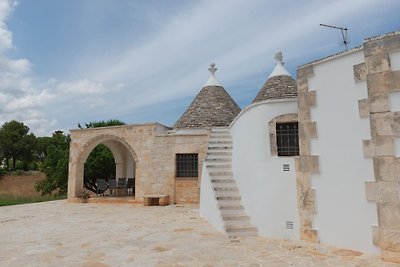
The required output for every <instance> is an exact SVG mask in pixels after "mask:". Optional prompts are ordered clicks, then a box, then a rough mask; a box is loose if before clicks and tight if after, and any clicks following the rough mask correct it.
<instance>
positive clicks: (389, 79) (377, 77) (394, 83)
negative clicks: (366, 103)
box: [367, 70, 400, 95]
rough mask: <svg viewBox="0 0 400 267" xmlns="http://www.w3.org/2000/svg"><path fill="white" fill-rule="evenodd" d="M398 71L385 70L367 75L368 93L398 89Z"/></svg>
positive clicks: (399, 73)
mask: <svg viewBox="0 0 400 267" xmlns="http://www.w3.org/2000/svg"><path fill="white" fill-rule="evenodd" d="M399 81H400V71H399V70H397V71H387V72H381V73H375V74H370V75H368V76H367V86H368V94H369V95H373V94H378V93H385V92H389V91H398V90H400V84H399Z"/></svg>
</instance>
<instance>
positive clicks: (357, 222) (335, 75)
mask: <svg viewBox="0 0 400 267" xmlns="http://www.w3.org/2000/svg"><path fill="white" fill-rule="evenodd" d="M362 62H364V55H363V51H362V50H361V49H358V50H355V51H353V52H348V53H345V54H344V55H342V56H336V57H334V58H332V59H328V60H324V61H322V62H320V63H315V64H314V76H313V77H311V78H310V79H309V90H316V95H317V105H316V106H314V107H312V108H311V120H312V121H316V122H317V131H318V138H316V139H311V140H312V141H311V152H312V154H313V155H318V156H319V163H320V173H319V174H315V175H313V176H312V187H313V188H315V189H316V197H315V199H316V209H317V213H316V214H315V217H314V226H315V228H316V229H317V230H318V237H319V240H320V242H321V243H328V244H332V245H335V246H339V247H343V248H349V249H355V250H359V251H365V252H372V253H377V252H378V251H379V250H378V248H377V247H375V246H374V245H373V244H372V230H371V226H372V225H377V224H378V222H377V209H376V204H375V203H372V202H368V201H367V200H366V194H365V181H373V180H374V172H373V162H372V159H370V158H364V156H363V147H362V140H363V139H370V138H371V137H370V126H369V118H360V116H359V111H358V100H359V99H363V98H366V97H367V88H366V82H359V83H356V82H355V80H354V76H353V65H355V64H359V63H362Z"/></svg>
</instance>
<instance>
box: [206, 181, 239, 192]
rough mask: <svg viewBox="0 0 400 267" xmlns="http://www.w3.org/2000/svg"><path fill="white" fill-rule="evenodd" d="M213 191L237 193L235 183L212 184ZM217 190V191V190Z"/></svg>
mask: <svg viewBox="0 0 400 267" xmlns="http://www.w3.org/2000/svg"><path fill="white" fill-rule="evenodd" d="M212 186H213V188H214V191H239V190H238V188H237V187H236V184H235V182H231V183H213V184H212ZM217 188H218V189H217Z"/></svg>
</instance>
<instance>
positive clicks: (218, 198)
mask: <svg viewBox="0 0 400 267" xmlns="http://www.w3.org/2000/svg"><path fill="white" fill-rule="evenodd" d="M234 200H238V201H240V200H241V197H240V196H234V197H217V201H234Z"/></svg>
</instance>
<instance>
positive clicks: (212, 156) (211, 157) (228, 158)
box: [206, 154, 232, 162]
mask: <svg viewBox="0 0 400 267" xmlns="http://www.w3.org/2000/svg"><path fill="white" fill-rule="evenodd" d="M219 159H220V160H223V161H227V162H231V161H232V155H228V154H227V155H224V154H221V155H219V154H216V155H215V154H207V158H206V161H207V160H210V162H212V161H217V160H219Z"/></svg>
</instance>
